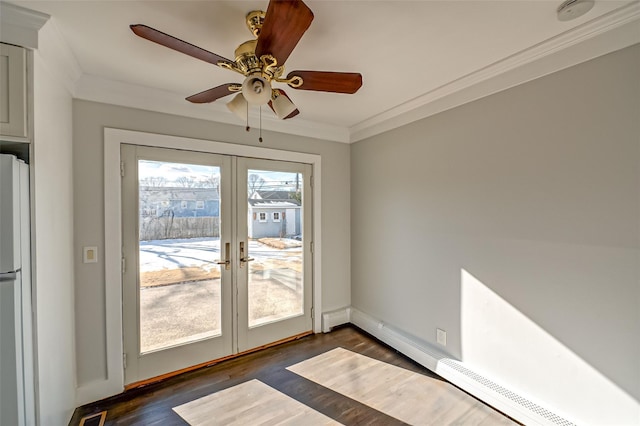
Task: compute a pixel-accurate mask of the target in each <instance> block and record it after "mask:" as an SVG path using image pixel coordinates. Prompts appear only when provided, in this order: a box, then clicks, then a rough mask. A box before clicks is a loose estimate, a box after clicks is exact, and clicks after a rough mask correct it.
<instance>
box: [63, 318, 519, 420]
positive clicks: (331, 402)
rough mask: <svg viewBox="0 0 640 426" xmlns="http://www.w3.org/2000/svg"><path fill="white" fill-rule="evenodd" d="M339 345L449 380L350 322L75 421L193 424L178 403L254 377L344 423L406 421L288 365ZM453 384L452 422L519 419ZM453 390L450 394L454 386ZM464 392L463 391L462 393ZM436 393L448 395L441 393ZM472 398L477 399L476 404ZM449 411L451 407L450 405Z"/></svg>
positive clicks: (115, 401) (106, 404) (139, 391)
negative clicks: (100, 417)
mask: <svg viewBox="0 0 640 426" xmlns="http://www.w3.org/2000/svg"><path fill="white" fill-rule="evenodd" d="M336 347H342V348H345V349H348V350H350V351H352V352H356V353H360V354H362V355H366V356H368V357H371V358H374V359H377V360H380V361H384V362H386V363H388V364H392V365H396V366H399V367H402V368H405V369H408V370H411V371H414V372H417V373H420V374H423V375H426V376H429V377H432V378H434V379H435V380H440V381H443V379H441V378H439V377H438V376H437V375H435V374H434V373H432V372H430V371H429V370H427V369H425V368H424V367H422V366H420V365H418V364H417V363H415V362H413V361H411V360H410V359H408V358H407V357H405V356H403V355H402V354H399V353H398V352H396V351H395V350H393V349H392V348H390V347H388V346H386V345H384V344H383V343H381V342H379V341H377V340H376V339H374V338H373V337H371V336H369V335H368V334H366V333H364V332H363V331H361V330H359V329H358V328H355V327H353V326H344V327H340V328H337V329H335V330H334V331H332V332H331V333H327V334H317V335H312V336H307V337H304V338H301V339H299V340H296V341H293V342H289V343H284V344H282V345H279V346H275V347H272V348H268V349H264V350H261V351H258V352H254V353H251V354H247V355H243V356H240V357H237V358H234V359H229V360H226V361H222V362H220V363H218V364H215V365H213V366H210V367H205V368H201V369H199V370H196V371H191V372H188V373H184V374H181V375H178V376H175V377H172V378H168V379H165V380H163V381H161V382H158V383H154V384H150V385H147V386H145V387H142V388H136V389H132V390H129V391H126V392H124V393H122V394H120V395H116V396H114V397H111V398H108V399H105V400H102V401H98V402H95V403H92V404H88V405H85V406H82V407H79V408H77V409H76V410H75V412H74V415H73V417H72V418H71V421H70V423H69V424H70V425H72V426H75V425H79V424H80V421H81V419H82V418H83V417H85V416H88V415H91V414H94V413H99V412H102V411H106V421H105V425H145V426H147V425H163V426H165V425H186V424H187V423H186V422H185V421H184V420H182V418H181V417H180V416H178V415H177V414H176V413H175V412H174V411H173V410H172V407H176V406H178V405H181V404H184V403H187V402H189V401H192V400H195V399H198V398H201V397H203V396H206V395H209V394H212V393H215V392H217V391H220V390H223V389H226V388H229V387H232V386H235V385H238V384H240V383H243V382H245V381H248V380H251V379H258V380H260V381H262V382H263V383H266V384H267V385H269V386H271V387H273V388H275V389H277V390H278V391H280V392H282V393H284V394H286V395H288V396H290V397H291V398H294V399H296V400H298V401H299V402H301V403H303V404H305V405H307V406H309V407H311V408H313V409H314V410H316V411H319V412H320V413H323V414H325V415H326V416H328V417H331V418H332V419H334V420H336V421H338V422H340V423H342V424H344V425H400V424H404V423H402V422H401V421H399V420H397V419H395V418H393V417H390V416H388V415H386V414H384V413H382V412H380V411H377V410H375V409H373V408H370V407H368V406H366V405H364V404H362V403H360V402H358V401H355V400H353V399H350V398H348V397H345V396H343V395H341V394H339V393H336V392H334V391H332V390H330V389H328V388H325V387H323V386H320V385H318V384H316V383H314V382H312V381H310V380H307V379H305V378H303V377H301V376H298V375H296V374H294V373H292V372H290V371H288V370H286V367H288V366H290V365H293V364H295V363H298V362H301V361H304V360H306V359H309V358H312V357H314V356H316V355H319V354H321V353H324V352H326V351H328V350H331V349H334V348H336ZM443 382H444V381H443ZM445 383H446V382H445ZM447 387H451V388H452V389H453V390H454V392H456V398H459V399H460V401H465V402H464V403H460V409H459V411H460V413H459V414H458V413H455V414H454V416H453V419H454V420H451V418H452V417H451V414H449V415H448V416H447V419H448V420H447V421H446V423H447V424H468V423H469V421H470V420H469V419H472V418H473V419H475V420H474V421H473V423H474V424H483V425H489V424H516V423H515V422H513V421H512V420H510V419H508V418H507V417H505V416H503V415H502V414H500V413H498V412H496V411H495V410H493V409H491V408H490V407H487V406H485V405H484V404H481V403H479V402H478V401H476V400H475V399H474V398H473V397H471V396H469V395H467V394H466V393H464V392H463V391H461V390H459V389H457V388H455V387H454V386H453V385H451V384H447ZM448 392H449V394H450V392H451V390H449V391H448ZM458 392H459V394H460V395H458V394H457V393H458ZM433 397H434V398H438V397H440V398H442V396H441V395H440V396H439V395H434V396H433ZM469 399H470V400H472V403H471V404H470V402H469ZM452 404H453V405H451V404H450V405H449V407H451V406H454V405H455V404H458V402H457V401H456V402H454V403H452ZM470 405H473V410H476V411H481V413H480V415H478V416H475V417H474V416H470V410H471V409H472V408H469V407H470ZM448 410H449V412H451V409H450V408H449V409H448ZM97 420H98V417H96V418H95V419H94V420H93V421H87V422H85V425H86V426H89V425H92V424H96V425H97V424H98V422H97ZM430 424H434V425H438V424H443V423H442V422H438V420H437V415H435V413H434V420H433V423H430Z"/></svg>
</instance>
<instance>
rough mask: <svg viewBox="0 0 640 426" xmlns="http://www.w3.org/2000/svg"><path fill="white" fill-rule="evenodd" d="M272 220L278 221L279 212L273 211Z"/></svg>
mask: <svg viewBox="0 0 640 426" xmlns="http://www.w3.org/2000/svg"><path fill="white" fill-rule="evenodd" d="M273 221H274V222H280V212H273Z"/></svg>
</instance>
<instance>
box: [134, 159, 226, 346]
mask: <svg viewBox="0 0 640 426" xmlns="http://www.w3.org/2000/svg"><path fill="white" fill-rule="evenodd" d="M138 210H139V218H138V234H139V255H138V259H139V287H138V288H139V293H138V300H139V327H140V330H139V336H140V352H141V353H147V352H152V351H157V350H161V349H166V348H168V347H173V346H177V345H182V344H186V343H191V342H194V341H197V340H202V339H206V338H209V337H213V336H218V335H220V333H221V288H220V285H221V282H220V268H219V266H218V265H217V264H216V261H217V260H218V259H220V168H219V167H214V166H204V165H195V164H181V163H171V162H163V161H150V160H138Z"/></svg>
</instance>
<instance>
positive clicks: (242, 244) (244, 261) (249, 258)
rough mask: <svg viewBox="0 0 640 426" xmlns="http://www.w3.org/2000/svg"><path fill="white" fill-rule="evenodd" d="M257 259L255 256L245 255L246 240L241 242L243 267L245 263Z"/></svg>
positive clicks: (241, 264) (241, 263) (241, 265)
mask: <svg viewBox="0 0 640 426" xmlns="http://www.w3.org/2000/svg"><path fill="white" fill-rule="evenodd" d="M253 260H255V259H254V258H253V257H249V256H246V255H245V251H244V241H241V242H240V267H241V268H242V267H243V266H244V264H245V263H248V262H251V261H253Z"/></svg>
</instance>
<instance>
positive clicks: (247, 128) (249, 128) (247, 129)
mask: <svg viewBox="0 0 640 426" xmlns="http://www.w3.org/2000/svg"><path fill="white" fill-rule="evenodd" d="M245 130H246V131H247V132H248V131H249V130H251V127H249V103H248V102H247V127H246V128H245Z"/></svg>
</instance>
